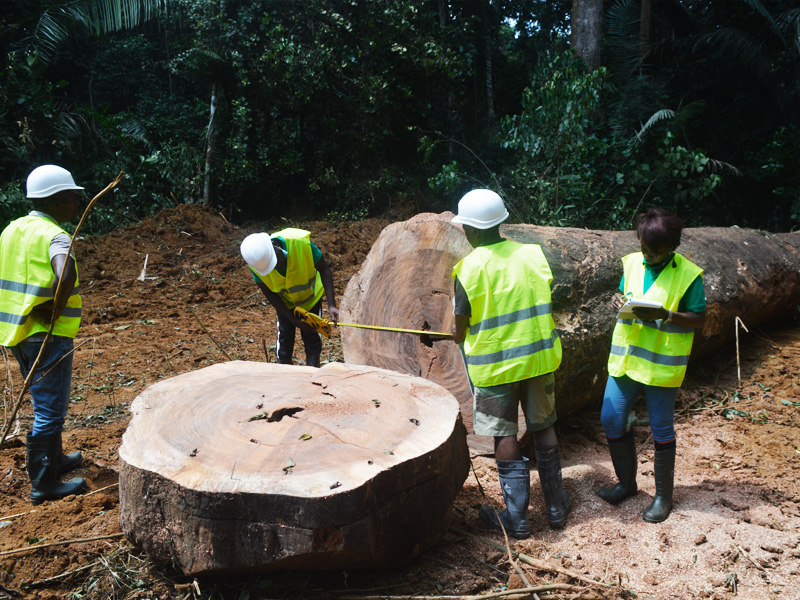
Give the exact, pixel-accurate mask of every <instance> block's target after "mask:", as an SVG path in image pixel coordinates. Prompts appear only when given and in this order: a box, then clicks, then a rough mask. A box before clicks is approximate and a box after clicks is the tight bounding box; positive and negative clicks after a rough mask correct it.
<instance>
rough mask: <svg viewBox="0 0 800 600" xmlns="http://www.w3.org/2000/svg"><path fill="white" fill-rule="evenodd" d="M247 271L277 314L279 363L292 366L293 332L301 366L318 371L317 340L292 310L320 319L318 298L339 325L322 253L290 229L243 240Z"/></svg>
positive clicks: (319, 341)
mask: <svg viewBox="0 0 800 600" xmlns="http://www.w3.org/2000/svg"><path fill="white" fill-rule="evenodd" d="M240 250H241V252H242V257H243V258H244V260H245V261H246V262H247V264H248V265H249V266H250V270H251V271H252V273H253V279H254V280H255V282H256V285H257V286H258V288H259V289H260V290H261V292H262V293H263V294H264V296H265V297H266V299H267V300H268V301H269V303H270V304H271V305H272V306H273V307H274V308H275V312H276V313H277V314H278V362H279V363H282V364H287V365H290V364H292V354H293V353H294V341H295V331H296V329H300V336H301V337H302V338H303V344H304V345H305V350H306V364H307V365H309V366H311V367H318V366H319V365H320V355H321V354H322V338H321V337H320V334H319V333H317V332H316V331H315V330H314V329H313V328H312V327H311V326H310V325H308V324H306V323H303V322H302V321H299V320H298V319H297V318H296V317H295V316H294V312H293V310H294V308H295V307H300V308H302V309H304V310H306V311H307V312H309V313H313V314H315V315H318V316H319V315H320V314H321V311H322V296H323V294H324V295H325V296H326V297H327V300H328V314H330V316H331V319H333V322H334V323H338V321H339V309H338V308H337V307H336V294H335V292H334V287H333V274H332V273H331V269H330V266H329V265H328V262H327V261H326V260H325V257H324V256H322V252H321V251H320V250H319V248H317V246H316V245H315V244H314V243H313V242H312V241H311V233H310V232H308V231H305V230H304V229H297V228H294V227H289V228H287V229H283V230H281V231H278V232H276V233H274V234H272V236H270V235H269V234H267V233H254V234H251V235H248V236H247V237H246V238H245V239H244V240H243V241H242V245H241V248H240Z"/></svg>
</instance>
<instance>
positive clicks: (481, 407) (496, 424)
mask: <svg viewBox="0 0 800 600" xmlns="http://www.w3.org/2000/svg"><path fill="white" fill-rule="evenodd" d="M520 405H521V406H522V413H523V414H524V415H525V425H526V427H527V428H528V431H534V432H535V431H542V430H543V429H547V428H548V427H550V426H551V425H552V424H553V423H555V422H556V397H555V376H554V374H553V373H548V374H546V375H540V376H539V377H531V378H530V379H524V380H522V381H516V382H514V383H507V384H505V385H495V386H491V387H478V386H475V388H474V401H473V417H472V419H473V423H472V427H473V430H474V431H475V434H476V435H490V436H493V437H504V436H507V435H516V434H517V433H519V424H518V411H519V409H518V407H519V406H520Z"/></svg>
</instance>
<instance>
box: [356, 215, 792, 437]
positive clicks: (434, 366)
mask: <svg viewBox="0 0 800 600" xmlns="http://www.w3.org/2000/svg"><path fill="white" fill-rule="evenodd" d="M452 217H453V214H452V213H442V214H439V215H435V214H423V215H417V216H416V217H414V218H412V219H410V220H408V221H405V222H402V223H394V224H392V225H390V226H389V227H387V228H386V229H384V231H383V232H382V233H381V236H380V237H379V238H378V240H377V241H376V242H375V244H374V246H373V247H372V249H371V251H370V253H369V255H368V256H367V258H366V260H365V261H364V264H363V265H362V267H361V270H360V271H359V272H358V273H357V274H356V276H355V277H353V278H352V279H351V280H350V282H349V283H348V285H347V289H346V290H345V293H344V297H343V299H342V316H341V319H342V321H344V322H356V323H363V324H367V325H390V326H395V327H401V328H407V329H434V330H444V331H449V328H450V326H451V324H452V319H453V317H452V305H451V298H452V295H453V283H452V279H451V272H452V269H453V266H455V264H456V263H457V262H458V261H459V260H461V258H463V257H464V256H466V255H467V254H468V253H469V252H470V251H471V250H472V248H471V247H470V245H469V244H468V243H467V240H466V237H465V236H464V234H463V231H462V229H461V227H460V226H458V225H453V224H452V223H450V219H451V218H452ZM500 232H501V234H502V235H503V236H505V237H507V238H509V239H512V240H516V241H518V242H524V243H536V244H540V245H541V246H542V250H543V251H544V254H545V256H546V257H547V260H548V262H549V263H550V267H551V269H552V271H553V304H554V310H555V313H554V318H555V321H556V327H557V328H558V329H559V332H560V335H561V340H562V343H563V347H564V357H563V361H562V364H561V367H560V368H559V370H558V371H557V372H556V403H557V409H558V413H559V415H560V416H565V415H567V414H569V413H571V412H574V411H576V410H578V409H580V408H582V407H584V406H586V405H588V404H590V403H593V402H597V401H599V400H600V399H601V397H602V392H603V389H604V387H605V382H606V378H607V370H606V362H607V360H608V352H609V348H610V344H611V332H612V330H613V327H614V319H615V314H614V313H613V312H612V310H611V308H610V304H609V300H610V298H611V296H612V294H613V293H614V291H615V290H616V289H617V287H618V286H619V281H620V278H621V276H622V264H621V263H620V259H621V257H622V256H624V255H625V254H628V253H629V252H634V251H637V250H638V249H639V243H638V240H637V239H636V234H635V233H634V232H633V231H590V230H585V229H568V228H555V227H536V226H533V225H503V226H501V227H500ZM798 247H800V233H793V234H783V235H774V234H764V233H760V232H757V231H749V230H744V229H738V228H697V229H686V230H684V232H683V238H682V243H681V246H680V248H679V251H680V252H681V253H682V254H684V255H685V256H686V257H687V258H689V259H690V260H692V261H693V262H695V263H696V264H698V265H699V266H700V267H702V268H703V269H704V270H705V274H704V276H703V280H704V283H705V289H706V296H707V300H708V319H707V322H706V326H705V328H704V329H703V331H702V332H701V333H700V334H699V335H697V336H696V337H695V344H694V349H693V356H701V355H703V354H707V353H709V352H711V351H712V350H714V349H715V348H718V347H719V346H720V344H721V343H723V342H725V341H727V340H730V339H732V338H733V337H734V335H735V332H736V329H735V327H736V325H735V322H734V319H735V317H737V316H738V317H739V318H741V319H742V321H743V322H744V324H745V325H746V326H747V327H751V326H756V325H758V324H760V323H763V322H765V321H768V320H772V319H778V318H781V317H787V316H790V315H793V314H796V310H797V305H798V303H800V274H799V273H798V267H800V260H798ZM341 334H342V349H343V351H344V358H345V362H347V363H355V364H368V365H374V366H378V367H383V368H387V369H394V370H397V371H401V372H403V373H409V374H412V375H418V376H421V377H425V378H427V379H430V380H432V381H436V382H437V383H440V384H441V385H443V386H444V387H446V388H447V389H449V390H450V391H451V392H452V393H453V395H454V396H455V397H456V398H457V399H458V401H459V403H460V404H461V411H462V413H463V415H464V420H465V423H466V425H467V428H468V429H469V430H470V431H471V428H472V396H471V394H470V391H469V384H468V380H467V378H466V376H465V369H464V365H463V361H462V358H461V354H460V351H459V349H458V348H457V346H456V345H455V344H454V343H453V342H452V341H433V340H432V339H430V338H425V337H424V336H422V337H420V336H413V335H408V334H400V333H384V332H377V331H370V330H366V329H351V328H345V327H343V328H342V329H341Z"/></svg>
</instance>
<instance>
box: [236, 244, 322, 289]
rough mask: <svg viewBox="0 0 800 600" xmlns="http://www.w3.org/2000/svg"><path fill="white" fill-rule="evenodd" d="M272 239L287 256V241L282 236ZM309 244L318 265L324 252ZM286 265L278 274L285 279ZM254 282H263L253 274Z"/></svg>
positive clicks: (284, 264)
mask: <svg viewBox="0 0 800 600" xmlns="http://www.w3.org/2000/svg"><path fill="white" fill-rule="evenodd" d="M272 239H273V240H277V241H278V246H280V248H281V250H283V254H284V256H286V240H285V239H283V238H282V237H280V236H275V237H274V238H272ZM309 244H311V256H312V258H313V260H314V264H317V263H318V262H319V259H320V258H322V250H320V249H319V248H317V247H316V246H315V245H314V242H309ZM286 264H287V263H286V262H284V263H283V268H280V269H278V273H280V274H281V275H283V276H284V277H286ZM251 272H252V271H251ZM253 280H254V281H255V282H256V283H257V282H259V281H261V280H260V279H259V278H258V276H257V275H256V274H255V273H253Z"/></svg>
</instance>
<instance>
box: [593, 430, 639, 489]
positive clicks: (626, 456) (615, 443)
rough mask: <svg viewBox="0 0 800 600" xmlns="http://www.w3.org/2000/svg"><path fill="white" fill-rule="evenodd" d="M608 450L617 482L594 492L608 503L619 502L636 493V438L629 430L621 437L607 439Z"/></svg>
mask: <svg viewBox="0 0 800 600" xmlns="http://www.w3.org/2000/svg"><path fill="white" fill-rule="evenodd" d="M608 451H609V453H610V454H611V462H612V464H613V465H614V472H615V473H616V474H617V479H618V480H619V483H617V484H616V485H615V486H612V487H605V488H600V489H599V490H597V492H596V494H597V495H598V496H600V497H601V498H602V499H603V500H605V501H606V502H608V503H609V504H619V503H620V502H622V501H623V500H624V499H625V498H628V497H629V496H633V495H634V494H636V491H637V489H638V488H637V486H636V467H637V464H636V438H635V437H634V435H633V432H632V431H629V432H628V433H626V434H625V435H623V436H622V437H621V438H617V439H614V440H612V439H609V440H608Z"/></svg>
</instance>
